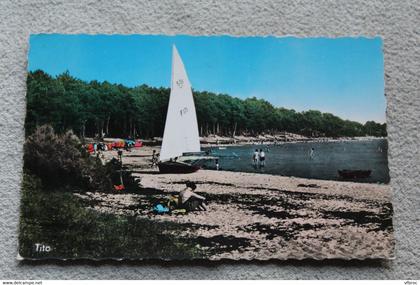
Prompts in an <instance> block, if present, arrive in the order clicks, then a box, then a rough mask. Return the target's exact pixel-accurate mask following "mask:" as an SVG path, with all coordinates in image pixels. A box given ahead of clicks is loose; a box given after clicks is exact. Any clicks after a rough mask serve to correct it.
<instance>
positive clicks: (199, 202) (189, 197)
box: [178, 181, 207, 211]
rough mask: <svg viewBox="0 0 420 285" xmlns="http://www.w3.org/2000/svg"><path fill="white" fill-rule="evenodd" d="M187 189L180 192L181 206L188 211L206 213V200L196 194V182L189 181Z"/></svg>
mask: <svg viewBox="0 0 420 285" xmlns="http://www.w3.org/2000/svg"><path fill="white" fill-rule="evenodd" d="M185 185H186V188H185V189H184V190H182V191H181V192H179V201H178V202H179V206H180V208H184V209H186V210H187V211H195V210H199V211H206V210H207V208H206V205H205V201H206V198H205V197H203V196H200V195H198V194H196V193H194V190H195V189H196V188H197V185H196V184H195V183H194V182H191V181H188V182H187V183H186V184H185Z"/></svg>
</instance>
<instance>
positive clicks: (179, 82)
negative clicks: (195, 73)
mask: <svg viewBox="0 0 420 285" xmlns="http://www.w3.org/2000/svg"><path fill="white" fill-rule="evenodd" d="M176 85H178V87H179V88H182V86H183V85H184V80H182V79H179V80H177V81H176Z"/></svg>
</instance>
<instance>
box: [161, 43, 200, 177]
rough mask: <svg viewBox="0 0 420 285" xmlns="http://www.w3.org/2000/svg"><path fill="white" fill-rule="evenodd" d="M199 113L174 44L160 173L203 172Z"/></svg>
mask: <svg viewBox="0 0 420 285" xmlns="http://www.w3.org/2000/svg"><path fill="white" fill-rule="evenodd" d="M200 155H201V148H200V138H199V133H198V123H197V114H196V111H195V105H194V99H193V94H192V90H191V84H190V81H189V80H188V76H187V72H186V71H185V67H184V63H183V62H182V59H181V56H180V55H179V53H178V50H177V49H176V47H175V45H174V46H173V47H172V77H171V93H170V96H169V105H168V112H167V115H166V122H165V130H164V132H163V140H162V147H161V150H160V158H159V159H160V161H159V163H158V167H159V171H160V172H162V173H191V172H195V171H197V170H198V169H200V166H199V165H197V164H195V163H194V162H195V161H197V160H199V159H201V158H202V157H201V156H200Z"/></svg>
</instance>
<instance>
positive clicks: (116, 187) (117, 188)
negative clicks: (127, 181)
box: [114, 184, 125, 191]
mask: <svg viewBox="0 0 420 285" xmlns="http://www.w3.org/2000/svg"><path fill="white" fill-rule="evenodd" d="M114 189H115V190H117V191H121V190H124V189H125V187H124V185H122V184H121V185H114Z"/></svg>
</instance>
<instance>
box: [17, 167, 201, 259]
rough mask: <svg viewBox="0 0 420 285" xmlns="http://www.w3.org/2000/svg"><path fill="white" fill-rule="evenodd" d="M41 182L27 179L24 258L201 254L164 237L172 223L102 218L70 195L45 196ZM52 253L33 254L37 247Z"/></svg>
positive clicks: (21, 237) (21, 243) (191, 246)
mask: <svg viewBox="0 0 420 285" xmlns="http://www.w3.org/2000/svg"><path fill="white" fill-rule="evenodd" d="M42 187H43V185H42V182H41V180H40V179H39V178H37V177H36V176H33V175H28V174H25V175H24V179H23V187H22V208H21V223H20V235H19V253H20V255H21V256H23V257H26V258H136V259H139V258H140V259H141V258H146V259H155V258H163V259H167V258H168V259H169V258H170V259H187V258H188V259H191V258H199V257H200V256H201V255H202V252H200V251H199V250H198V249H197V248H196V247H195V245H194V244H192V243H191V242H188V240H185V239H182V238H180V237H177V236H175V235H169V234H167V233H166V231H167V230H170V231H171V232H172V233H174V231H175V232H176V230H175V229H177V230H182V228H180V226H179V225H175V224H172V223H161V222H152V221H150V220H146V219H140V218H135V217H126V216H115V215H108V214H101V213H98V212H96V211H94V210H91V209H88V208H86V205H84V204H83V202H82V201H81V200H79V199H78V198H77V197H75V196H74V195H73V194H72V193H69V192H63V191H52V192H45V191H42ZM36 243H39V244H44V245H48V246H50V247H51V249H52V250H51V251H50V252H48V253H46V252H44V253H42V252H41V253H40V252H36V251H35V244H36Z"/></svg>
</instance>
